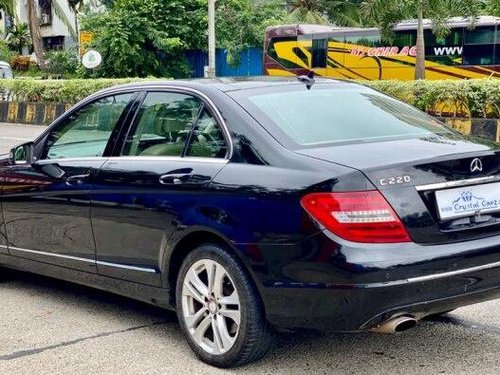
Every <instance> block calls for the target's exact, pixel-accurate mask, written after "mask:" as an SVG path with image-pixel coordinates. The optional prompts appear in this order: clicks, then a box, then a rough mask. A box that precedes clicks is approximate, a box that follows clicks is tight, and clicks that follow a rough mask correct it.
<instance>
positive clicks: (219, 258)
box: [176, 245, 270, 367]
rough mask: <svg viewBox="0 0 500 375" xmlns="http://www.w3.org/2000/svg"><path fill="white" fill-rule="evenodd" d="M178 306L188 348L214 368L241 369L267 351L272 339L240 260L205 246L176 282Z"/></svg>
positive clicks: (188, 261) (184, 266)
mask: <svg viewBox="0 0 500 375" xmlns="http://www.w3.org/2000/svg"><path fill="white" fill-rule="evenodd" d="M176 304H177V316H178V317H179V322H180V325H181V328H182V331H183V333H184V335H185V336H186V339H187V341H188V343H189V346H190V347H191V349H193V351H194V352H195V353H196V355H197V356H198V357H199V358H201V359H202V360H203V361H205V362H207V363H209V364H211V365H213V366H217V367H232V366H241V365H243V364H245V363H248V362H252V361H254V360H256V359H258V358H260V357H261V356H263V355H264V354H265V352H266V351H267V349H268V348H269V343H270V333H269V331H268V327H267V324H266V318H265V314H264V309H263V306H262V302H261V301H260V298H259V295H258V293H257V291H256V288H255V287H254V285H253V284H252V282H251V280H250V277H249V276H248V274H247V272H246V270H245V269H244V268H243V267H242V265H241V264H240V262H239V261H238V260H237V259H236V257H235V256H234V255H232V254H230V253H229V252H227V251H226V250H224V249H223V248H222V247H220V246H218V245H202V246H200V247H198V248H196V249H195V250H193V251H192V252H191V253H190V254H189V255H188V256H187V257H186V259H185V260H184V262H183V264H182V267H181V270H180V272H179V276H178V279H177V288H176Z"/></svg>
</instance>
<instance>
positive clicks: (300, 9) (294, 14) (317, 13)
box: [286, 0, 328, 25]
mask: <svg viewBox="0 0 500 375" xmlns="http://www.w3.org/2000/svg"><path fill="white" fill-rule="evenodd" d="M286 6H287V8H288V9H289V12H290V14H289V15H288V20H289V21H290V22H297V23H315V24H321V25H324V24H327V23H328V19H327V18H326V15H325V12H324V11H325V8H324V6H323V1H321V0H292V1H287V2H286Z"/></svg>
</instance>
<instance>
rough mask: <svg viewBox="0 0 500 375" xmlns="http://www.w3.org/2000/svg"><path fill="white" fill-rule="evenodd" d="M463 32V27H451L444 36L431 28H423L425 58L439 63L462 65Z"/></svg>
mask: <svg viewBox="0 0 500 375" xmlns="http://www.w3.org/2000/svg"><path fill="white" fill-rule="evenodd" d="M463 34H464V29H463V28H455V29H452V30H450V32H449V34H447V35H446V36H444V37H440V36H437V35H435V34H434V33H433V32H432V30H425V33H424V38H425V56H426V60H427V61H432V62H435V63H439V64H441V65H462V63H463V52H464V48H463Z"/></svg>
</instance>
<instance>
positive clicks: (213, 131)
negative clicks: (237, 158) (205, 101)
mask: <svg viewBox="0 0 500 375" xmlns="http://www.w3.org/2000/svg"><path fill="white" fill-rule="evenodd" d="M226 153H227V145H226V140H225V139H224V135H223V133H222V129H221V128H220V126H219V125H218V124H217V122H216V121H215V119H214V117H213V116H212V114H211V113H210V112H209V111H208V109H207V108H203V110H202V112H201V114H200V116H199V117H198V121H197V122H196V126H195V128H194V130H193V135H192V137H191V141H190V144H189V147H188V151H187V154H186V155H187V156H197V157H205V158H223V157H225V156H226Z"/></svg>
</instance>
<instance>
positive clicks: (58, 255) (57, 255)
mask: <svg viewBox="0 0 500 375" xmlns="http://www.w3.org/2000/svg"><path fill="white" fill-rule="evenodd" d="M0 247H2V248H5V249H8V250H14V251H19V252H22V253H29V254H36V255H43V256H48V257H54V258H59V259H66V260H75V261H77V262H84V263H92V264H95V265H98V266H99V265H101V266H107V267H114V268H121V269H127V270H131V271H139V272H146V273H157V271H156V270H155V269H153V268H147V267H137V266H128V265H125V264H118V263H110V262H104V261H100V260H98V261H96V260H94V259H89V258H81V257H75V256H71V255H63V254H55V253H48V252H46V251H39V250H29V249H23V248H21V247H15V246H5V245H0Z"/></svg>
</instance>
